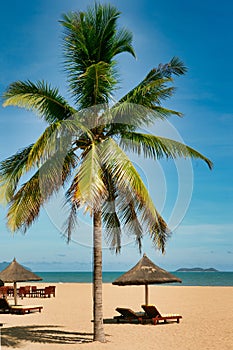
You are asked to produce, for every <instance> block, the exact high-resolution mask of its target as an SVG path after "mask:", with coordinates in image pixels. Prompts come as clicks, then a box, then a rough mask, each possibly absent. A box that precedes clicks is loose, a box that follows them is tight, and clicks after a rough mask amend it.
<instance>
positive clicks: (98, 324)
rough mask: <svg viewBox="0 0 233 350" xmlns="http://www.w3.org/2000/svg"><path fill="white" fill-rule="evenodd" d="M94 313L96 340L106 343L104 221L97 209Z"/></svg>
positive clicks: (94, 238) (94, 235)
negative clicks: (103, 259)
mask: <svg viewBox="0 0 233 350" xmlns="http://www.w3.org/2000/svg"><path fill="white" fill-rule="evenodd" d="M93 240H94V246H93V253H94V275H93V315H94V341H99V342H102V343H104V342H105V341H106V340H105V334H104V326H103V303H102V223H101V211H100V210H95V211H94V217H93Z"/></svg>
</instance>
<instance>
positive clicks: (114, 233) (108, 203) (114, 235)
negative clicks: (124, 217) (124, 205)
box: [102, 169, 122, 253]
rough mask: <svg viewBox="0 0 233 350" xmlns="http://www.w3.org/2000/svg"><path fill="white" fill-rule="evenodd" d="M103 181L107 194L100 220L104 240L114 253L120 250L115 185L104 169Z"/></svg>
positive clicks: (119, 227)
mask: <svg viewBox="0 0 233 350" xmlns="http://www.w3.org/2000/svg"><path fill="white" fill-rule="evenodd" d="M104 183H105V186H106V189H107V193H108V196H107V198H106V200H105V201H104V203H103V206H102V220H103V225H104V229H105V232H106V240H107V243H108V244H109V245H110V247H111V249H115V252H116V253H119V252H120V250H121V235H122V231H121V223H120V220H119V218H118V215H117V208H116V198H117V186H116V183H115V181H114V179H113V178H112V177H111V175H110V173H109V172H108V171H107V170H106V169H105V171H104Z"/></svg>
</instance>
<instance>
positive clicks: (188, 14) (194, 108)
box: [0, 0, 233, 271]
mask: <svg viewBox="0 0 233 350" xmlns="http://www.w3.org/2000/svg"><path fill="white" fill-rule="evenodd" d="M92 3H93V2H92V1H88V0H79V1H77V0H76V1H75V0H66V1H64V0H56V1H55V0H34V1H28V0H24V1H21V2H19V1H16V0H11V1H10V0H9V1H7V2H3V3H2V4H1V15H0V16H1V20H0V43H1V53H0V64H1V75H0V93H1V94H2V93H3V91H4V90H5V89H6V87H7V86H8V85H9V84H10V83H11V82H13V81H16V80H27V79H30V80H32V81H37V80H41V79H44V80H47V81H49V82H50V83H51V84H52V85H53V86H57V87H58V88H59V90H60V92H61V93H62V94H63V95H64V96H65V97H67V98H68V95H67V89H66V87H67V86H66V80H65V74H64V72H63V66H62V47H61V46H62V45H61V43H62V40H61V37H62V28H61V26H60V24H59V22H58V21H59V20H60V19H61V14H62V13H66V12H68V11H78V10H85V9H86V7H87V5H91V4H92ZM111 3H112V4H114V5H116V6H117V8H118V9H119V10H120V11H121V12H122V15H121V18H120V21H119V24H120V25H122V26H125V27H127V28H128V29H130V30H131V31H132V32H133V35H134V41H133V44H134V47H135V51H136V54H137V60H135V59H133V58H132V57H131V56H130V55H127V54H125V55H121V56H119V60H118V66H119V72H120V75H121V88H120V90H119V91H118V92H117V95H116V97H119V96H121V95H123V94H124V93H126V92H127V91H128V90H129V89H130V88H132V87H133V86H135V85H136V84H137V83H138V82H139V81H140V80H141V79H143V78H144V77H145V75H146V74H147V72H148V71H149V70H150V69H151V68H153V67H155V66H157V65H158V64H159V63H161V62H162V63H166V62H168V61H169V60H170V59H171V58H172V57H173V56H178V57H179V58H180V59H182V60H183V61H184V62H185V64H186V66H187V67H188V72H187V74H186V75H185V76H183V77H179V78H177V79H175V86H176V87H177V90H176V94H175V95H174V96H173V98H172V99H171V100H170V101H166V102H165V104H164V105H165V106H167V107H171V108H173V109H176V110H179V111H180V112H182V113H183V114H184V117H183V118H177V117H172V118H170V119H169V122H167V123H165V124H164V125H162V124H161V123H158V124H157V125H155V126H154V127H153V128H151V129H150V130H147V131H149V132H153V133H155V134H161V135H164V136H169V137H170V136H171V137H174V138H176V139H178V140H183V141H184V142H185V143H187V144H188V145H190V146H192V147H194V148H196V149H197V150H199V151H200V152H201V153H203V154H205V155H206V156H207V157H209V158H210V159H211V160H212V161H213V163H214V169H213V170H212V171H209V170H208V168H207V166H206V165H205V164H204V163H203V162H201V161H194V162H190V161H188V160H181V161H179V160H177V161H176V162H172V161H160V162H159V163H158V164H152V163H151V162H146V161H144V160H139V159H138V158H136V157H134V158H133V160H134V162H135V164H136V165H137V167H138V168H139V169H140V172H141V174H142V176H143V178H144V179H145V181H146V183H147V186H148V188H149V191H150V194H151V196H152V198H153V200H154V202H155V203H156V206H157V208H158V209H159V210H160V211H161V213H162V215H163V217H164V218H165V219H166V220H167V222H168V223H169V224H170V226H171V228H172V230H173V235H172V237H171V239H170V240H169V241H168V243H167V252H166V254H165V255H161V254H160V253H159V252H158V251H155V250H154V249H153V247H152V246H151V243H150V240H149V239H148V237H146V236H145V238H144V240H143V251H144V252H146V253H147V254H148V256H149V257H150V258H151V259H152V260H153V261H154V262H155V263H157V264H158V265H160V266H162V267H164V268H167V269H170V270H174V269H176V268H179V267H181V266H186V267H193V266H202V267H210V266H212V267H215V268H218V269H220V270H233V239H232V233H233V217H232V212H233V200H232V198H233V186H232V178H233V164H232V160H233V109H232V93H233V88H232V80H233V66H232V61H233V45H232V15H233V4H231V2H230V1H228V0H223V1H221V7H220V4H219V3H218V2H213V1H211V0H205V1H200V0H196V1H184V0H177V1H175V2H174V1H172V0H167V1H166V2H162V1H150V0H146V1H145V0H134V1H133V0H128V1H124V0H118V1H111ZM44 127H45V125H44V124H43V123H42V122H41V120H39V119H38V118H37V117H36V116H35V115H33V114H32V113H30V112H26V111H24V110H20V109H17V108H13V107H8V108H2V107H0V160H2V159H4V158H6V157H8V156H10V155H11V154H13V153H15V152H16V151H17V150H18V149H20V148H22V147H24V146H27V145H28V144H30V143H32V142H33V141H35V140H36V139H37V138H38V136H39V135H40V134H41V132H42V131H43V130H44ZM61 195H62V193H61ZM58 204H59V198H55V200H54V201H52V202H51V203H50V204H49V205H48V206H47V207H46V208H45V210H43V211H42V213H41V215H40V217H39V219H38V220H37V221H36V222H35V224H34V225H33V226H32V227H31V228H30V229H29V230H28V232H27V233H26V235H22V234H21V233H15V234H14V235H13V234H12V233H11V232H9V230H8V229H7V227H6V220H5V215H6V208H4V207H1V208H0V218H1V220H0V261H4V260H5V261H10V260H12V259H13V257H14V256H15V257H16V258H17V260H18V261H19V262H21V263H23V264H26V265H27V266H29V267H31V268H32V269H34V270H36V271H43V270H44V271H46V270H47V271H49V270H50V271H52V270H68V271H69V270H90V269H91V267H92V248H91V246H92V228H91V222H90V220H89V219H88V217H85V216H83V215H81V214H80V215H79V223H80V225H79V227H78V231H77V232H75V233H74V236H73V242H71V243H70V244H69V245H67V244H66V242H65V241H64V239H62V238H61V235H60V226H61V220H60V219H61V217H62V216H63V215H62V214H61V212H60V210H59V205H58ZM103 247H104V248H103V262H104V270H116V271H120V270H126V269H128V268H129V267H131V266H132V265H134V264H135V263H136V262H137V260H138V259H139V258H140V255H139V253H138V251H137V248H136V246H135V244H134V243H133V242H131V239H130V238H128V237H126V238H125V240H124V245H123V247H122V252H121V254H120V255H118V256H115V255H114V254H112V253H111V252H110V251H109V249H108V248H107V246H106V244H105V243H103Z"/></svg>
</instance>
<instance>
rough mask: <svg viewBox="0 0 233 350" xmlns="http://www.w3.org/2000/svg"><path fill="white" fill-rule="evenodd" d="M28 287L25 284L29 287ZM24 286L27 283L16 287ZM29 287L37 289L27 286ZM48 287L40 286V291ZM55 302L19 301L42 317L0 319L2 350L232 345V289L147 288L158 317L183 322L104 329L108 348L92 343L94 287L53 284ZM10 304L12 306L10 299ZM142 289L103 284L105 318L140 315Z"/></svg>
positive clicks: (186, 348)
mask: <svg viewBox="0 0 233 350" xmlns="http://www.w3.org/2000/svg"><path fill="white" fill-rule="evenodd" d="M27 284H28V283H27ZM20 285H25V283H19V286H20ZM30 285H38V284H37V283H30ZM48 285H51V283H42V282H41V283H40V284H39V287H40V288H42V287H44V286H48ZM52 285H55V286H56V297H55V298H54V297H51V298H24V299H23V300H21V299H19V303H20V304H22V305H42V306H43V310H42V312H41V313H39V312H36V313H31V314H28V315H24V316H21V315H11V314H0V323H3V327H2V330H1V343H2V350H7V349H11V348H13V347H14V348H16V349H17V348H20V349H22V350H29V349H30V350H37V349H45V350H47V349H48V350H53V349H54V350H62V349H70V350H73V349H94V350H99V349H100V350H102V349H106V348H107V349H109V350H116V349H117V350H119V349H121V350H124V349H125V350H126V349H127V350H133V349H135V346H140V348H142V349H146V350H150V349H155V348H158V347H159V348H161V349H163V350H168V349H169V350H170V349H171V348H173V349H181V350H189V349H190V350H191V349H192V350H196V349H204V350H205V349H211V350H215V349H219V348H220V349H221V350H228V349H229V350H230V349H231V348H232V344H233V336H232V324H233V315H232V310H231V306H232V305H233V287H224V286H222V287H219V286H217V287H216V286H210V287H206V286H197V287H195V286H172V285H166V286H165V285H164V286H162V285H151V286H149V303H151V304H155V305H156V306H157V307H158V309H159V310H160V312H161V313H178V314H180V315H182V319H181V322H180V323H179V324H177V323H171V324H160V325H156V326H154V325H150V324H149V325H138V324H113V323H110V324H109V323H106V324H105V325H104V328H105V333H106V339H107V343H105V344H101V343H96V342H95V343H94V342H92V333H93V329H92V328H93V323H92V322H91V321H92V318H93V317H92V307H93V305H92V284H91V283H52ZM9 301H10V302H11V303H13V300H12V299H11V298H10V299H9ZM142 304H144V287H143V286H124V287H119V286H113V285H112V284H109V283H104V284H103V310H104V311H103V312H104V315H103V316H104V319H105V320H111V319H112V318H113V317H114V316H116V315H117V314H118V313H117V312H116V311H115V309H116V307H128V308H131V309H132V310H134V311H141V305H142Z"/></svg>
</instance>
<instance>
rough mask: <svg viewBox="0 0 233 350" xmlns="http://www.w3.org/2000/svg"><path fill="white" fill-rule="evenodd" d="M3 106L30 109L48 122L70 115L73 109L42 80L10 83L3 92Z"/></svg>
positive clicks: (54, 89) (55, 90)
mask: <svg viewBox="0 0 233 350" xmlns="http://www.w3.org/2000/svg"><path fill="white" fill-rule="evenodd" d="M3 98H4V100H5V101H4V103H3V106H4V107H6V106H17V107H23V108H26V109H28V110H32V111H34V112H36V113H38V114H39V116H40V117H42V118H44V119H45V121H46V122H48V123H49V124H50V123H52V122H54V121H58V120H64V119H67V118H69V117H71V116H72V115H73V114H74V113H75V110H74V109H72V108H71V107H70V106H69V105H68V103H67V102H66V101H65V99H64V98H63V97H62V96H61V95H60V94H59V93H58V89H56V88H52V87H51V86H50V85H49V84H47V83H46V82H44V81H38V82H37V83H36V84H34V83H32V82H31V81H30V80H28V81H26V82H23V81H17V82H15V83H12V84H11V85H10V86H9V87H8V89H7V90H6V92H5V93H4V94H3Z"/></svg>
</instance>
